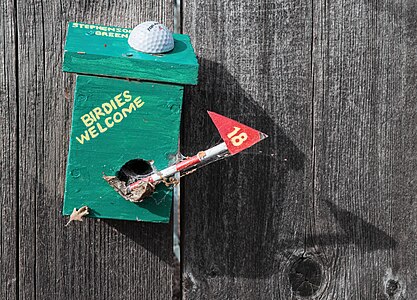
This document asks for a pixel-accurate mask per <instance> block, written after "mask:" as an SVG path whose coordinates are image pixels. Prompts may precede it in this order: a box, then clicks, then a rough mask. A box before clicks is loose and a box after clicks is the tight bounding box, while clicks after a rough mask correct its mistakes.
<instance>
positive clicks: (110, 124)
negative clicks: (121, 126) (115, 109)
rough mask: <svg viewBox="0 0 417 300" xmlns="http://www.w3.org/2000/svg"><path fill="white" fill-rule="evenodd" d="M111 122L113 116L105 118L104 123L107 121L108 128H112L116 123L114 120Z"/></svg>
mask: <svg viewBox="0 0 417 300" xmlns="http://www.w3.org/2000/svg"><path fill="white" fill-rule="evenodd" d="M110 122H111V117H108V118H106V119H105V120H104V123H106V126H107V127H108V128H112V127H113V126H114V123H113V122H111V123H110Z"/></svg>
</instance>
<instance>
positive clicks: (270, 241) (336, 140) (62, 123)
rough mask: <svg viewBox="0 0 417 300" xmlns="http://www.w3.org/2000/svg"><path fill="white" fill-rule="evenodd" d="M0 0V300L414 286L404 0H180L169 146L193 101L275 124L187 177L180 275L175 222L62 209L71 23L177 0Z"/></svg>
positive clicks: (414, 145)
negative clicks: (188, 69)
mask: <svg viewBox="0 0 417 300" xmlns="http://www.w3.org/2000/svg"><path fill="white" fill-rule="evenodd" d="M0 7H1V12H0V49H1V50H0V51H1V52H2V55H0V64H1V70H0V96H1V104H0V105H1V106H0V130H1V131H0V140H1V157H0V158H1V159H0V173H1V184H0V197H1V198H0V203H1V207H0V219H1V227H0V279H1V280H0V299H15V298H16V299H17V298H18V299H172V298H176V299H222V300H223V299H285V300H286V299H298V298H303V297H304V298H303V299H313V298H314V299H328V300H333V299H364V300H373V299H378V300H380V299H415V298H416V297H417V296H416V295H417V254H416V243H417V232H416V231H417V205H416V200H417V131H416V128H417V127H416V126H417V3H416V2H415V1H413V0H404V1H394V0H384V1H376V0H334V1H324V0H318V1H316V0H311V1H308V2H307V1H298V0H296V1H290V0H251V1H248V0H241V1H233V0H225V1H208V0H200V1H197V0H194V1H192V0H182V3H181V6H180V9H181V11H180V21H181V24H180V25H181V28H182V29H181V30H182V32H183V33H187V34H190V35H191V38H192V41H193V44H194V46H195V49H196V52H197V53H198V56H199V62H200V64H201V67H200V75H199V85H198V86H196V87H189V88H187V89H186V95H185V99H184V108H183V116H182V133H181V150H182V152H183V153H184V154H187V153H193V152H194V151H195V150H196V149H200V147H201V148H204V147H205V146H207V145H208V143H210V142H212V141H209V140H208V139H207V137H209V136H212V135H213V134H214V129H213V127H210V126H205V125H206V124H205V122H208V119H207V117H205V114H206V110H214V111H217V112H219V113H221V114H224V115H227V116H230V117H232V118H235V119H239V120H240V121H242V122H243V123H246V124H248V125H250V126H252V127H255V128H257V129H259V130H261V131H263V132H265V133H267V134H269V136H270V137H269V138H268V139H267V140H266V141H264V142H262V143H260V144H259V145H258V146H256V147H253V148H251V149H250V150H248V151H246V152H244V153H242V154H239V155H237V156H235V157H233V158H230V159H228V160H224V161H222V162H219V163H217V164H213V165H210V166H208V167H206V168H205V169H201V170H199V171H198V172H196V173H194V174H192V175H190V176H188V177H185V178H184V180H183V181H182V185H181V189H182V190H181V205H182V206H181V229H182V238H181V250H182V261H181V268H180V272H178V268H177V267H176V265H175V260H174V258H173V254H172V242H173V239H172V224H169V225H161V224H149V223H139V222H120V221H109V220H101V221H99V220H94V219H89V220H86V221H85V222H83V223H79V224H78V223H77V224H72V226H69V227H64V224H65V221H66V220H64V218H63V217H62V216H61V207H62V198H63V190H64V180H65V165H66V156H67V148H68V139H69V132H70V118H71V109H72V103H73V102H72V101H73V94H72V92H73V88H74V76H73V75H68V74H63V73H62V71H61V64H62V54H63V45H64V41H65V34H66V26H67V22H69V21H80V22H86V23H95V24H105V25H117V26H126V27H132V26H134V25H136V24H138V23H139V22H142V21H145V20H160V21H162V22H163V23H165V24H166V25H167V26H168V27H170V28H171V29H173V24H174V8H173V1H168V0H154V1H145V0H128V1H114V0H104V1H92V0H91V1H89V0H76V1H69V0H61V1H53V0H28V1H23V0H3V1H2V2H1V5H0ZM202 120H207V121H202Z"/></svg>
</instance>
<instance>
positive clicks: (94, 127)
mask: <svg viewBox="0 0 417 300" xmlns="http://www.w3.org/2000/svg"><path fill="white" fill-rule="evenodd" d="M88 132H89V133H90V136H91V137H92V138H93V139H94V138H96V137H97V136H98V133H97V131H96V126H91V127H90V128H88Z"/></svg>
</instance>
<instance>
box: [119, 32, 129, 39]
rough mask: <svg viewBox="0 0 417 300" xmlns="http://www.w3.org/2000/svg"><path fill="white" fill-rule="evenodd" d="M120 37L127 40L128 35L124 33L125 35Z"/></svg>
mask: <svg viewBox="0 0 417 300" xmlns="http://www.w3.org/2000/svg"><path fill="white" fill-rule="evenodd" d="M121 37H122V38H125V39H127V38H128V37H129V35H128V34H127V33H125V34H122V36H121Z"/></svg>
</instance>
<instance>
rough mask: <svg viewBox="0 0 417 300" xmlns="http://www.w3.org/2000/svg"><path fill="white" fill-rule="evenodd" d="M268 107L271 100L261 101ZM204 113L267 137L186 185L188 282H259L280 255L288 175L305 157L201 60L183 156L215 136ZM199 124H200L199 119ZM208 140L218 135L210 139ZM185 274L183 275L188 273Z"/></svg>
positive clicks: (190, 95) (230, 81)
mask: <svg viewBox="0 0 417 300" xmlns="http://www.w3.org/2000/svg"><path fill="white" fill-rule="evenodd" d="M263 101H264V102H267V101H268V100H263ZM206 110H212V111H214V112H218V113H220V114H223V115H225V116H227V117H230V118H232V119H235V120H237V121H239V122H242V123H244V124H246V125H248V126H251V127H253V128H256V129H258V130H260V131H262V132H265V133H266V134H268V135H269V137H268V138H267V139H266V140H264V141H262V142H261V143H259V144H257V145H255V146H254V147H252V148H250V149H248V150H246V151H244V152H242V153H241V154H238V155H236V156H234V157H231V158H228V159H226V160H224V161H221V162H218V163H216V164H213V165H210V166H208V167H206V168H203V169H200V170H198V171H197V172H196V173H194V174H192V175H190V176H187V177H185V178H184V180H183V185H182V189H183V191H184V192H183V193H182V203H183V205H182V210H183V211H182V213H183V214H182V216H183V218H182V220H183V224H184V226H185V230H183V232H185V237H184V241H183V247H184V248H183V249H185V250H184V252H185V254H184V255H183V256H182V257H184V260H185V264H186V265H187V264H188V263H190V264H192V265H193V267H194V268H193V272H195V271H197V270H196V269H197V268H198V273H193V276H195V277H200V278H199V279H203V278H204V277H205V276H224V275H226V276H229V275H230V276H240V277H247V278H256V277H264V276H269V275H271V274H272V272H273V270H274V268H271V264H273V263H274V261H275V260H276V259H275V258H276V256H277V255H278V254H279V251H280V242H279V238H278V227H279V224H280V222H282V220H281V215H282V209H283V205H282V204H283V201H284V199H285V197H287V196H288V195H286V187H287V183H288V181H289V180H291V175H290V174H291V173H292V172H303V169H304V160H305V157H304V154H303V153H302V152H301V151H300V150H299V149H298V148H297V146H296V145H295V144H294V143H293V142H292V141H291V139H290V138H288V137H287V135H286V134H285V132H284V131H283V130H282V129H281V128H280V127H279V126H278V125H277V123H276V120H275V119H274V116H273V115H271V114H268V112H266V111H265V110H264V109H263V108H262V107H260V106H259V105H258V104H257V102H256V101H255V100H254V99H252V98H251V97H250V96H249V95H248V94H247V93H246V92H245V91H244V90H243V89H242V88H241V87H240V85H239V83H238V81H237V80H235V79H234V78H233V76H232V75H231V74H230V73H229V72H228V70H227V69H226V68H225V67H223V66H222V65H221V64H219V63H216V62H213V61H210V60H206V59H200V77H199V85H198V86H197V87H192V88H189V89H188V91H186V96H185V99H184V109H183V120H184V121H183V122H182V133H181V135H182V136H181V138H182V143H181V146H182V151H184V153H183V154H188V153H194V152H196V151H198V150H200V149H205V148H207V147H208V146H209V142H210V140H211V142H212V144H213V142H214V141H219V140H220V137H219V135H218V133H217V131H216V129H215V127H214V125H213V124H211V121H210V120H209V118H208V116H207V113H206ZM196 120H198V121H196ZM212 137H215V138H214V139H213V138H212ZM186 271H187V270H186Z"/></svg>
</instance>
